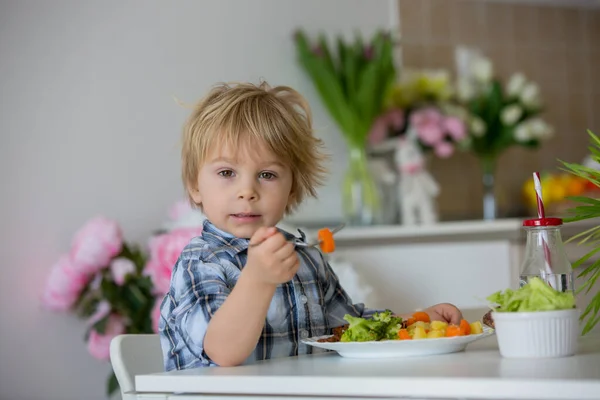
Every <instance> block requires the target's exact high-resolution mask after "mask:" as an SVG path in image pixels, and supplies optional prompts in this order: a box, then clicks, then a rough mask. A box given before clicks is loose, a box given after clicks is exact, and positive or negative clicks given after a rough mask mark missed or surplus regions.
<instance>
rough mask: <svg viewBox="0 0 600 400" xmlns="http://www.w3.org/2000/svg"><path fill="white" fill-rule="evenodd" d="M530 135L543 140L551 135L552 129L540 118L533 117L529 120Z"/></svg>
mask: <svg viewBox="0 0 600 400" xmlns="http://www.w3.org/2000/svg"><path fill="white" fill-rule="evenodd" d="M529 126H530V129H531V135H532V136H533V137H534V138H535V139H539V140H545V139H549V138H551V137H552V135H553V134H554V129H553V128H552V127H551V126H550V125H548V124H547V123H546V121H544V120H543V119H541V118H533V119H531V120H530V121H529Z"/></svg>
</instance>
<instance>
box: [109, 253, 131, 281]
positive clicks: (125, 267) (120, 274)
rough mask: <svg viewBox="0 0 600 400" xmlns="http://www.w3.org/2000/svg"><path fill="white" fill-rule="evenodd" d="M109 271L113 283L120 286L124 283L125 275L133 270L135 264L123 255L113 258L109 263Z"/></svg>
mask: <svg viewBox="0 0 600 400" xmlns="http://www.w3.org/2000/svg"><path fill="white" fill-rule="evenodd" d="M110 272H111V273H112V277H113V280H114V281H115V283H116V284H117V285H119V286H121V285H123V284H124V283H125V277H126V276H127V275H129V274H132V273H134V272H135V264H134V263H133V261H131V260H130V259H128V258H125V257H119V258H115V259H114V260H113V261H112V262H111V263H110Z"/></svg>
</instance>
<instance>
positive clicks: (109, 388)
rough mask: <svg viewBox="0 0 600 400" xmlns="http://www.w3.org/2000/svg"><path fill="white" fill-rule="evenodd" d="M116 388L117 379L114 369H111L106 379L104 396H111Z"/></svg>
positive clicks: (117, 387)
mask: <svg viewBox="0 0 600 400" xmlns="http://www.w3.org/2000/svg"><path fill="white" fill-rule="evenodd" d="M117 389H119V381H117V377H116V375H115V373H114V371H111V372H110V375H109V376H108V379H107V380H106V396H107V397H112V396H113V394H114V393H115V391H116V390H117Z"/></svg>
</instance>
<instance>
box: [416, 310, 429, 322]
mask: <svg viewBox="0 0 600 400" xmlns="http://www.w3.org/2000/svg"><path fill="white" fill-rule="evenodd" d="M412 316H413V318H414V319H415V321H423V322H431V319H430V318H429V314H427V313H426V312H423V311H417V312H416V313H414V314H413V315H412Z"/></svg>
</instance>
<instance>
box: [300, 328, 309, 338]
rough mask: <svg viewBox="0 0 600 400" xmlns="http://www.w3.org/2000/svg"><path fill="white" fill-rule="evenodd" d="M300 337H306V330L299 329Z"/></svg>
mask: <svg viewBox="0 0 600 400" xmlns="http://www.w3.org/2000/svg"><path fill="white" fill-rule="evenodd" d="M300 337H301V338H302V339H306V338H307V337H308V331H305V330H302V331H300Z"/></svg>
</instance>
